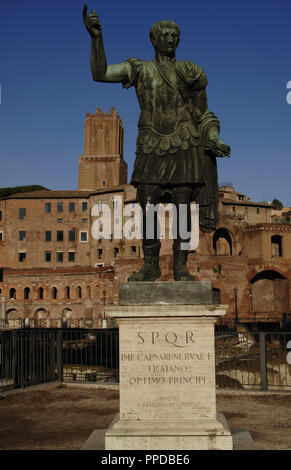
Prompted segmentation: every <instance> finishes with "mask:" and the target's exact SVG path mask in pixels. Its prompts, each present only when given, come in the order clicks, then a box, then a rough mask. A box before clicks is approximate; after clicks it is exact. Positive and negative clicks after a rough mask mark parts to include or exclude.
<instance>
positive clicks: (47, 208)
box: [44, 202, 52, 214]
mask: <svg viewBox="0 0 291 470" xmlns="http://www.w3.org/2000/svg"><path fill="white" fill-rule="evenodd" d="M44 211H45V213H46V214H50V213H51V211H52V204H51V202H46V203H45V206H44Z"/></svg>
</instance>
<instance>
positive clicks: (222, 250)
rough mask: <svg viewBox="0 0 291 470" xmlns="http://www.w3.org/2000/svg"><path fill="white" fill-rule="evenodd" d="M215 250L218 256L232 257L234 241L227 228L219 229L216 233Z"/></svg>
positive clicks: (214, 237) (214, 239)
mask: <svg viewBox="0 0 291 470" xmlns="http://www.w3.org/2000/svg"><path fill="white" fill-rule="evenodd" d="M213 248H214V252H215V254H216V255H230V256H232V240H231V236H230V233H229V231H228V230H227V229H226V228H219V229H218V230H216V232H215V233H214V235H213Z"/></svg>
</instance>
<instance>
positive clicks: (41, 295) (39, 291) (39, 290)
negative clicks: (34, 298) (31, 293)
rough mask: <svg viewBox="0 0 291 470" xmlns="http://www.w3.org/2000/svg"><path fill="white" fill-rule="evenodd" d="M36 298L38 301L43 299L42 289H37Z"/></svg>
mask: <svg viewBox="0 0 291 470" xmlns="http://www.w3.org/2000/svg"><path fill="white" fill-rule="evenodd" d="M38 298H39V299H40V300H42V299H43V287H39V288H38Z"/></svg>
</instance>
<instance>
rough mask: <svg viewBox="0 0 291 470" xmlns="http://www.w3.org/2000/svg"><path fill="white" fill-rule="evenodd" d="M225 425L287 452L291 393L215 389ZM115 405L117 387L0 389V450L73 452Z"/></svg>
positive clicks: (258, 443) (111, 414)
mask: <svg viewBox="0 0 291 470" xmlns="http://www.w3.org/2000/svg"><path fill="white" fill-rule="evenodd" d="M217 408H218V410H219V411H221V412H223V413H224V415H225V417H226V419H227V422H228V424H229V427H230V428H231V429H236V430H239V429H241V430H245V429H247V430H248V431H249V432H250V434H251V436H252V437H253V439H254V442H255V448H256V449H265V450H275V449H285V450H287V449H290V450H291V433H290V430H291V425H290V420H291V393H289V394H288V393H278V394H275V393H262V392H241V391H238V392H235V391H234V392H230V391H227V392H226V391H219V392H218V394H217ZM118 409H119V394H118V390H117V389H116V390H108V389H106V390H103V389H96V388H87V387H86V386H81V385H80V386H78V387H72V386H68V387H66V386H65V387H63V386H60V385H58V386H57V385H56V384H51V385H50V386H42V387H33V388H30V389H29V388H28V389H25V390H19V391H13V392H8V393H0V423H1V425H0V450H23V449H26V450H28V449H29V450H45V449H46V450H77V449H80V448H81V447H82V446H83V444H84V442H85V441H86V440H87V438H88V437H89V436H90V434H91V432H92V431H93V430H95V429H102V428H106V427H107V426H108V425H109V424H110V422H111V421H112V419H113V418H114V416H115V414H116V413H117V412H118Z"/></svg>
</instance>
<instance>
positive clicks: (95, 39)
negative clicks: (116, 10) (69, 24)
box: [83, 5, 129, 83]
mask: <svg viewBox="0 0 291 470" xmlns="http://www.w3.org/2000/svg"><path fill="white" fill-rule="evenodd" d="M87 8H88V7H87V5H84V8H83V20H84V24H85V27H86V29H87V31H88V33H89V34H90V36H91V58H90V67H91V72H92V78H93V80H95V81H96V82H112V83H114V82H126V81H127V80H128V74H129V69H128V67H129V66H128V64H127V63H125V62H124V63H121V64H116V65H107V61H106V55H105V50H104V45H103V37H102V28H101V24H100V20H99V17H98V15H97V14H96V11H95V10H92V11H91V13H89V15H87Z"/></svg>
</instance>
